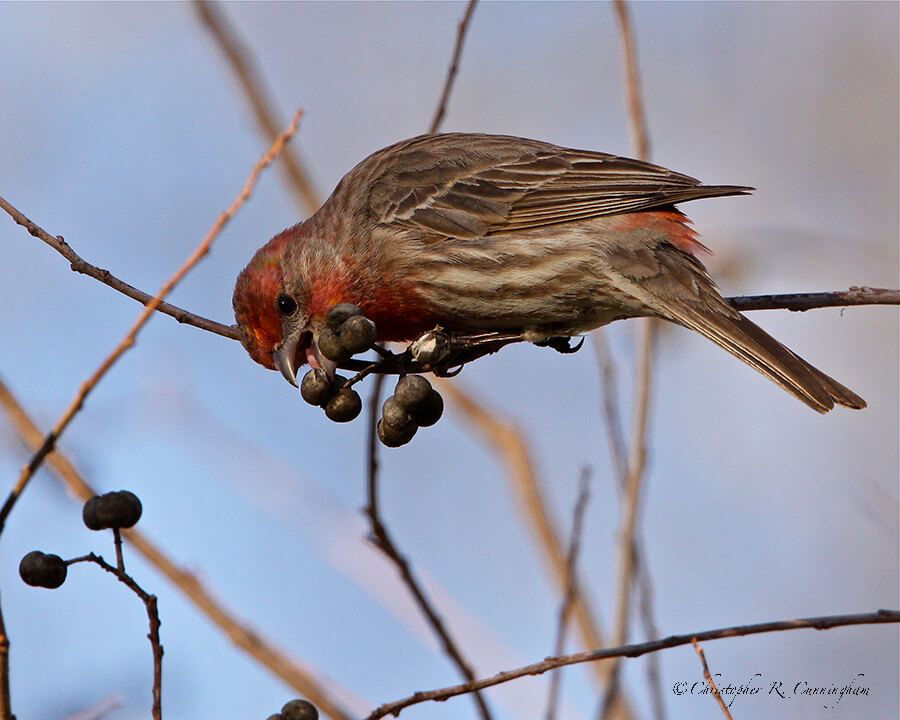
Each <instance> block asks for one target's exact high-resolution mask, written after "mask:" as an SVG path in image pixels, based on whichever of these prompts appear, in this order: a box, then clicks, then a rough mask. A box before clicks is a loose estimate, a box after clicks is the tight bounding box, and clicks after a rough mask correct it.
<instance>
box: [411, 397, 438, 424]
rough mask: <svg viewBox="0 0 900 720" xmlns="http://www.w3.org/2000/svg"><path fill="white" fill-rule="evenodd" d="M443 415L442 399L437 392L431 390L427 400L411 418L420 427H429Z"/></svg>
mask: <svg viewBox="0 0 900 720" xmlns="http://www.w3.org/2000/svg"><path fill="white" fill-rule="evenodd" d="M443 414H444V398H442V397H441V394H440V393H439V392H438V391H437V390H434V389H432V390H431V392H430V393H429V394H428V399H427V400H426V401H425V403H424V404H423V405H422V406H421V407H419V408H417V409H416V411H415V412H414V413H413V417H414V418H415V419H416V422H418V423H419V425H421V426H422V427H430V426H432V425H434V424H435V423H436V422H437V421H438V420H440V419H441V415H443Z"/></svg>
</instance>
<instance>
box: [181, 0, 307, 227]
mask: <svg viewBox="0 0 900 720" xmlns="http://www.w3.org/2000/svg"><path fill="white" fill-rule="evenodd" d="M194 7H195V8H196V10H197V14H198V15H199V16H200V19H201V20H202V21H203V24H204V25H206V28H207V29H208V30H209V32H210V33H211V34H212V36H213V39H214V40H215V41H216V44H217V45H218V46H219V49H220V50H221V51H222V53H223V54H224V55H225V58H226V59H227V60H228V64H229V65H230V66H231V69H232V71H233V72H234V74H235V76H236V77H237V80H238V82H239V83H240V85H241V89H242V90H243V91H244V96H245V97H246V98H247V101H248V102H249V103H250V107H251V108H252V109H253V116H254V117H255V118H256V122H257V124H258V125H259V128H260V129H261V130H262V132H263V136H264V137H265V138H266V141H267V142H269V143H271V142H274V141H275V138H277V137H278V133H279V132H280V131H281V127H282V125H281V123H280V122H279V121H278V119H277V114H276V113H275V110H274V103H273V102H272V101H271V99H270V97H269V94H268V93H267V92H266V90H265V87H264V86H263V81H262V79H261V78H260V76H259V74H258V73H257V71H256V67H255V66H256V63H255V62H254V60H253V58H252V57H251V55H250V53H249V52H248V50H247V48H246V46H245V45H244V44H243V43H242V42H241V41H240V38H238V36H237V33H236V32H235V31H234V28H233V27H232V25H231V23H229V22H228V18H227V17H226V16H225V13H224V12H222V5H221V4H220V3H218V2H205V1H204V0H195V1H194ZM281 159H282V162H283V165H282V167H283V168H284V172H285V174H286V175H287V178H288V180H289V182H290V184H291V185H293V187H294V188H295V189H296V190H297V193H298V196H299V198H300V201H301V203H302V205H303V209H304V210H305V212H306V213H307V214H310V215H311V214H312V213H314V212H315V211H316V210H317V209H318V208H319V205H321V201H320V199H319V194H318V192H316V189H315V187H314V186H313V182H312V179H311V178H310V176H309V173H308V172H307V171H306V167H305V166H304V164H303V162H302V160H300V157H299V154H298V152H297V150H295V149H294V148H291V149H289V150H288V151H287V152H285V153H284V154H283V155H282V158H281Z"/></svg>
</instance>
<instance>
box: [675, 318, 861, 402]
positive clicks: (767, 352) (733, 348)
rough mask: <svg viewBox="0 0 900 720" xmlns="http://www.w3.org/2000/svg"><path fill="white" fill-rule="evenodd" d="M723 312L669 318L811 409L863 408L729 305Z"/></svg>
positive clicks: (857, 399) (849, 393)
mask: <svg viewBox="0 0 900 720" xmlns="http://www.w3.org/2000/svg"><path fill="white" fill-rule="evenodd" d="M723 304H724V301H723ZM726 308H727V310H726ZM670 309H671V306H670ZM723 310H725V312H716V311H715V310H713V309H712V308H710V309H709V310H708V311H707V312H704V313H703V314H699V313H697V312H696V308H694V312H686V313H684V314H682V313H675V315H676V316H675V317H673V318H672V319H674V320H675V321H676V322H678V323H679V324H681V325H685V326H686V327H689V328H690V329H692V330H696V331H697V332H699V333H700V334H702V335H704V336H705V337H707V338H709V339H710V340H712V341H713V342H714V343H716V344H717V345H719V346H720V347H722V348H723V349H725V350H727V351H728V352H730V353H731V354H732V355H734V356H736V357H738V358H740V359H741V360H743V361H744V362H745V363H747V364H748V365H749V366H750V367H752V368H754V369H756V370H758V371H759V372H760V373H762V374H763V375H765V376H766V377H767V378H769V379H770V380H772V381H773V382H775V383H777V384H778V385H780V386H781V387H783V388H784V389H785V390H787V391H788V392H789V393H791V394H792V395H793V396H794V397H796V398H798V399H800V400H802V401H803V402H804V403H806V404H807V405H809V406H810V407H811V408H812V409H813V410H816V411H818V412H820V413H826V412H828V411H829V410H831V409H832V408H833V407H834V405H835V403H838V404H839V405H844V406H845V407H849V408H854V409H857V410H858V409H862V408H864V407H866V401H865V400H863V399H862V398H861V397H859V395H857V394H856V393H854V392H853V391H851V390H849V389H848V388H846V387H844V386H843V385H841V384H840V383H839V382H838V381H837V380H834V379H833V378H831V377H829V376H828V375H826V374H825V373H823V372H822V371H821V370H819V369H818V368H815V367H813V366H812V365H810V364H809V363H808V362H806V360H804V359H803V358H801V357H799V356H798V355H796V354H794V353H793V352H792V351H791V350H788V348H786V347H785V346H784V345H782V344H781V343H780V342H778V341H777V340H776V339H775V338H773V337H772V336H771V335H769V334H768V333H767V332H766V331H765V330H763V329H762V328H761V327H759V326H758V325H756V324H755V323H753V322H751V321H750V320H748V319H747V318H746V317H744V316H743V315H741V314H740V313H738V312H736V311H734V310H732V309H731V308H730V307H729V306H725V307H724V308H723Z"/></svg>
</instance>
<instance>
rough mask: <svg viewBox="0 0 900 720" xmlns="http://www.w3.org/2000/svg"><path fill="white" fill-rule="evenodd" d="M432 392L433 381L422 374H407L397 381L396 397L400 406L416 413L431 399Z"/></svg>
mask: <svg viewBox="0 0 900 720" xmlns="http://www.w3.org/2000/svg"><path fill="white" fill-rule="evenodd" d="M430 393H431V383H429V382H428V381H427V380H426V379H425V378H423V377H422V376H421V375H405V376H404V377H402V378H400V379H399V380H398V381H397V387H396V389H395V390H394V398H395V399H396V400H397V403H398V404H399V405H400V407H402V408H403V409H404V410H406V411H407V412H409V413H413V414H415V412H416V410H417V409H418V408H420V407H422V406H423V405H425V403H427V402H428V401H429V396H430Z"/></svg>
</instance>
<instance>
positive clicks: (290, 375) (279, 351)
mask: <svg viewBox="0 0 900 720" xmlns="http://www.w3.org/2000/svg"><path fill="white" fill-rule="evenodd" d="M272 357H273V358H274V360H275V365H276V367H277V368H278V369H279V370H280V371H281V374H282V375H283V376H284V379H285V380H287V381H288V382H289V383H290V384H291V385H293V386H294V387H297V369H298V368H300V367H301V366H303V365H305V364H306V363H309V366H310V367H313V368H322V369H323V370H324V371H325V372H326V373H328V377H330V378H334V373H335V370H336V369H337V363H335V362H334V361H333V360H329V359H328V358H326V357H324V356H323V355H322V354H321V353H320V352H319V346H318V343H317V342H316V339H315V338H314V337H313V333H312V330H301V331H299V332H295V333H294V334H293V335H291V336H290V337H287V338H285V339H284V341H283V342H282V343H281V344H280V345H278V346H277V347H276V348H275V350H274V351H273V353H272Z"/></svg>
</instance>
